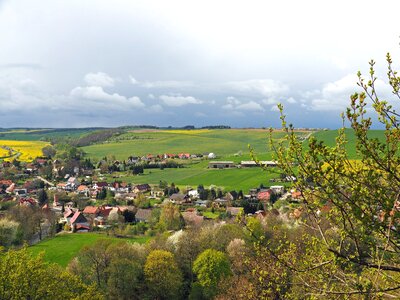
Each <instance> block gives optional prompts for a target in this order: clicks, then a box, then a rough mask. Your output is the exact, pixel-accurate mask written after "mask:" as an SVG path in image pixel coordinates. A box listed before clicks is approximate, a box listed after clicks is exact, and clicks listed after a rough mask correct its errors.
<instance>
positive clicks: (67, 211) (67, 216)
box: [64, 209, 75, 218]
mask: <svg viewBox="0 0 400 300" xmlns="http://www.w3.org/2000/svg"><path fill="white" fill-rule="evenodd" d="M74 214H75V212H74V211H73V210H72V209H67V210H66V211H65V212H64V218H69V217H71V216H73V215H74Z"/></svg>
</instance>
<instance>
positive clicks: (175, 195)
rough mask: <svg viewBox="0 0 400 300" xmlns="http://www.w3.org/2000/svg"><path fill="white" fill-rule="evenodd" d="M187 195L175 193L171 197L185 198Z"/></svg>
mask: <svg viewBox="0 0 400 300" xmlns="http://www.w3.org/2000/svg"><path fill="white" fill-rule="evenodd" d="M187 197H188V196H187V195H185V194H181V193H175V194H172V195H171V196H169V199H171V200H184V199H185V198H187Z"/></svg>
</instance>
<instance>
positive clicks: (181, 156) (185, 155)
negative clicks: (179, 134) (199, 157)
mask: <svg viewBox="0 0 400 300" xmlns="http://www.w3.org/2000/svg"><path fill="white" fill-rule="evenodd" d="M178 157H179V158H180V159H189V158H190V153H179V154H178Z"/></svg>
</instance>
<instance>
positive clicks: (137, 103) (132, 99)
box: [128, 96, 146, 108]
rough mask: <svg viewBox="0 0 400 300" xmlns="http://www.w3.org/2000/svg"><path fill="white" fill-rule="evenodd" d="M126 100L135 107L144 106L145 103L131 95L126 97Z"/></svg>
mask: <svg viewBox="0 0 400 300" xmlns="http://www.w3.org/2000/svg"><path fill="white" fill-rule="evenodd" d="M128 102H129V104H130V105H131V106H133V107H137V108H141V107H145V106H146V105H145V104H144V103H143V102H142V100H140V98H139V97H136V96H133V97H130V98H128Z"/></svg>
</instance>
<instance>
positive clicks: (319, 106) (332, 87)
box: [303, 74, 359, 111]
mask: <svg viewBox="0 0 400 300" xmlns="http://www.w3.org/2000/svg"><path fill="white" fill-rule="evenodd" d="M357 81H358V78H357V76H356V75H353V74H349V75H346V76H344V77H343V78H341V79H339V80H337V81H334V82H329V83H327V84H325V85H324V86H323V87H322V89H321V90H312V91H309V92H305V93H303V96H304V97H305V100H306V101H305V103H307V105H308V108H309V109H311V110H316V111H343V110H345V109H346V107H347V106H348V105H349V101H350V100H349V98H350V95H351V94H353V93H354V92H355V91H357V90H359V88H357Z"/></svg>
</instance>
